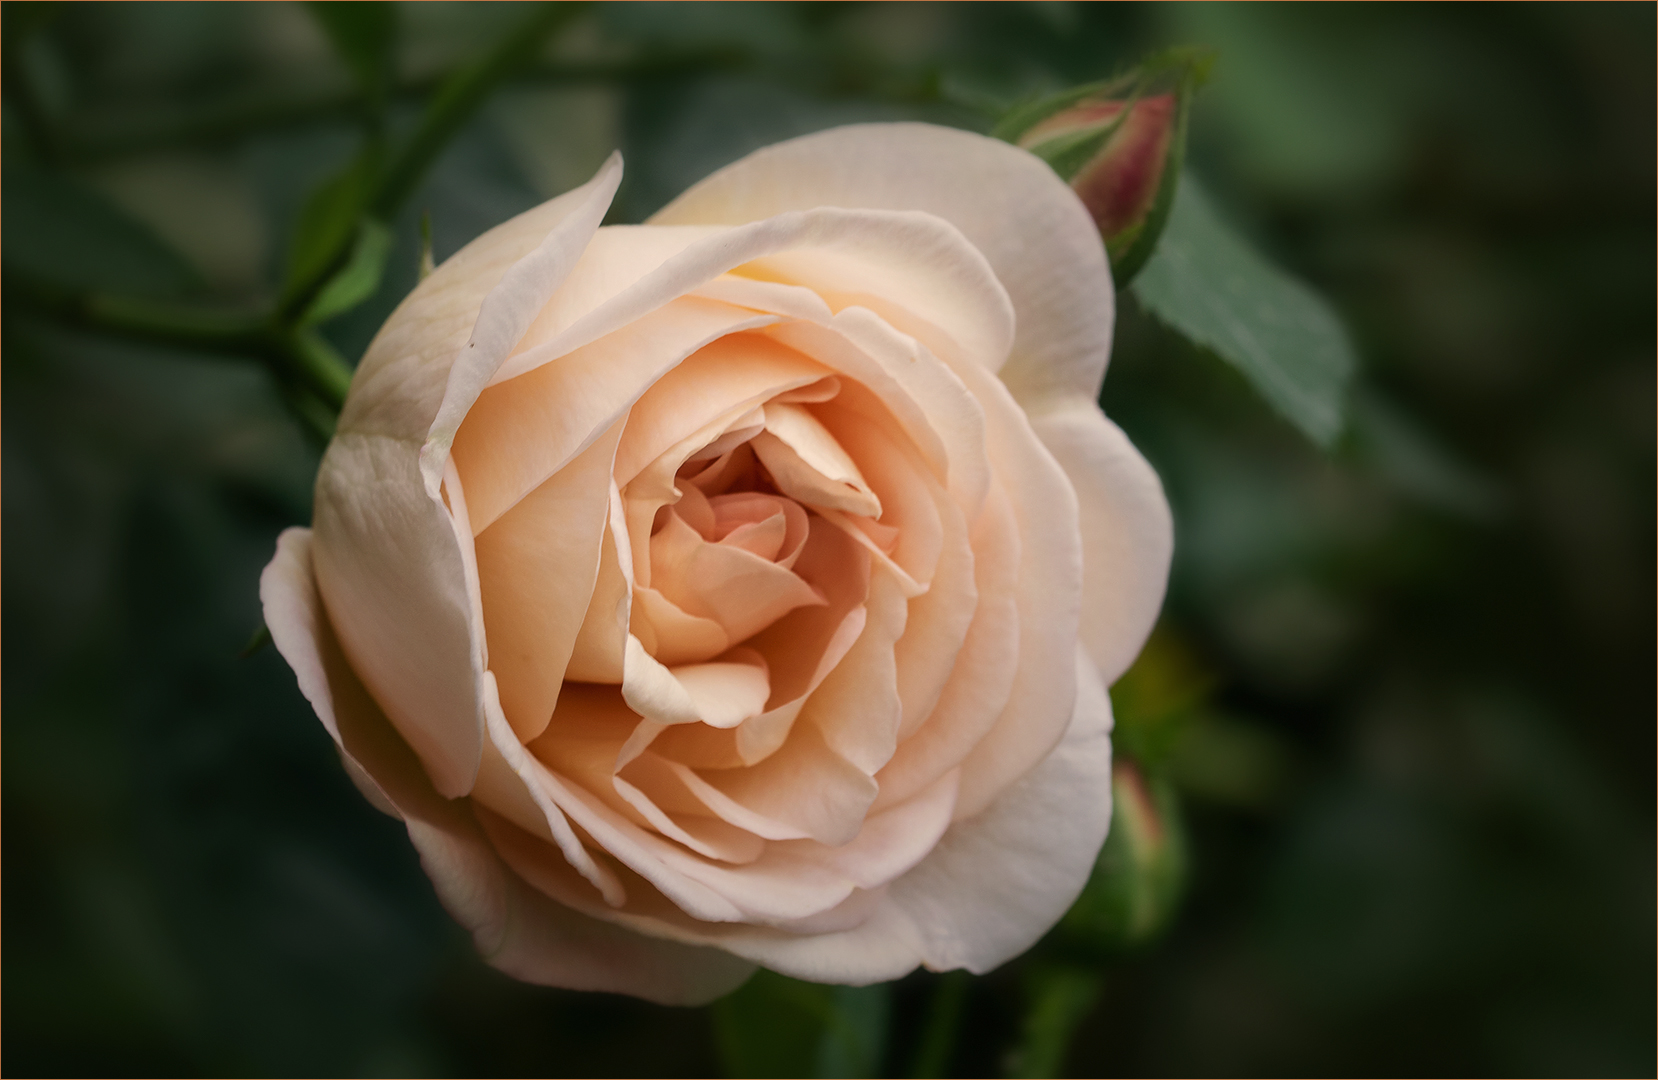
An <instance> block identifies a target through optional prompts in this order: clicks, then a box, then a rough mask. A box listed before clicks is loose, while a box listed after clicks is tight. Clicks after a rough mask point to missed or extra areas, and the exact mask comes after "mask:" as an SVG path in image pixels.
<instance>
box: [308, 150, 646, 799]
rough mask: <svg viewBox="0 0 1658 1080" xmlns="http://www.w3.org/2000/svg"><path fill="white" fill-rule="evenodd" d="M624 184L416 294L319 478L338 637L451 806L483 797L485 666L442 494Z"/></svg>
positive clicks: (385, 331) (327, 577) (386, 337)
mask: <svg viewBox="0 0 1658 1080" xmlns="http://www.w3.org/2000/svg"><path fill="white" fill-rule="evenodd" d="M620 175H621V163H620V161H619V160H617V159H612V161H610V162H609V163H607V164H606V166H605V167H604V168H603V169H601V170H600V171H599V175H598V176H596V177H595V178H594V179H593V180H592V181H590V182H589V183H588V184H586V185H584V186H583V187H581V188H577V189H576V190H575V191H572V192H570V193H569V194H568V195H563V196H560V197H559V198H557V199H554V200H552V201H551V202H548V203H546V204H544V205H542V206H540V207H537V208H536V209H535V210H532V211H530V212H529V213H527V214H522V215H520V216H519V217H517V218H514V219H513V220H512V221H509V222H507V223H506V224H505V225H502V226H500V227H498V228H496V229H492V230H490V231H489V232H487V233H485V234H484V235H483V236H480V237H479V238H478V239H476V240H474V241H472V243H470V244H468V245H467V246H466V247H465V248H463V249H461V251H460V252H458V253H457V254H456V255H455V256H454V258H452V259H449V260H447V261H445V262H444V264H443V266H441V267H439V268H438V269H437V270H436V271H434V272H433V273H432V275H431V276H430V277H428V278H427V279H426V280H425V281H423V282H422V283H421V284H420V285H419V286H418V287H416V289H415V291H414V292H412V293H410V294H409V296H408V298H407V299H405V300H404V301H403V303H402V304H400V305H398V309H397V311H396V312H395V313H393V315H392V317H391V318H390V319H389V320H387V322H386V325H385V326H384V327H383V328H381V330H380V333H379V334H377V335H376V336H375V339H374V341H373V342H372V343H371V344H370V345H369V348H368V353H367V354H366V355H365V356H364V358H363V362H362V364H361V366H360V367H359V368H358V369H357V373H356V375H354V376H353V378H352V385H351V393H350V395H349V396H348V398H347V400H346V404H345V408H344V410H343V411H342V412H341V414H340V425H339V429H338V431H337V433H336V435H335V438H334V441H333V442H332V443H331V444H330V445H329V447H328V452H327V454H326V455H325V456H324V458H323V463H322V467H321V469H320V470H319V472H318V474H317V491H316V510H315V513H316V521H315V525H316V535H317V551H316V573H317V578H318V582H319V585H320V588H321V591H322V594H323V597H324V599H325V601H326V603H327V605H328V610H329V614H330V617H331V619H332V621H333V626H334V629H335V632H336V633H337V634H338V635H339V640H340V643H341V645H342V646H343V648H344V649H345V651H346V654H347V655H348V656H350V657H351V662H352V666H353V668H354V669H355V670H356V672H357V674H358V675H359V676H360V677H361V678H362V680H363V682H364V684H365V685H367V686H368V687H369V688H370V690H371V691H372V692H373V694H374V698H375V700H376V701H378V702H379V703H380V704H381V706H382V707H383V708H384V709H385V710H386V714H387V716H388V717H389V718H390V719H391V721H392V723H393V725H395V726H396V728H397V730H398V731H399V732H400V733H401V734H402V735H403V737H404V738H405V739H407V740H408V742H409V745H411V746H412V747H414V750H415V752H416V753H417V754H418V755H419V756H420V759H421V762H422V763H423V764H424V765H425V766H426V770H427V772H428V774H429V775H430V776H431V777H432V781H433V783H434V784H436V786H437V788H438V790H439V791H440V792H441V793H442V794H444V795H446V796H449V797H455V796H458V795H464V794H466V793H467V792H468V791H470V790H471V789H472V785H473V783H474V782H475V781H476V778H477V774H478V767H479V763H480V762H481V760H482V755H483V743H484V699H483V673H484V667H485V662H486V657H485V653H484V628H483V625H482V622H481V620H480V619H479V618H478V604H477V596H478V591H477V581H476V567H475V566H474V565H472V558H471V551H470V549H471V544H470V543H469V542H468V541H469V540H470V536H469V535H468V536H462V535H460V534H459V533H457V531H456V523H455V520H454V517H453V515H452V514H451V512H450V510H449V508H447V507H446V506H445V505H444V504H443V499H442V495H441V493H440V492H439V484H440V483H441V480H442V476H443V471H444V466H445V465H446V464H447V460H448V445H449V442H448V440H449V439H450V438H452V437H453V434H454V425H456V424H458V423H459V422H460V416H459V415H453V414H455V413H456V411H457V410H458V411H459V413H460V414H462V415H464V413H465V410H466V408H467V407H469V406H470V405H471V404H472V399H474V398H476V396H477V393H478V391H479V390H481V389H482V388H483V384H484V382H486V381H487V380H488V378H489V376H490V375H491V374H493V373H494V370H495V368H496V367H498V366H499V365H500V363H501V361H502V360H504V359H505V358H506V355H507V351H508V350H509V349H510V348H511V346H512V344H513V343H514V342H515V341H516V340H517V339H516V337H515V336H514V334H515V333H516V334H517V335H522V333H523V331H524V329H525V328H526V327H527V326H528V325H529V322H530V320H531V319H532V318H533V317H534V315H535V311H536V310H537V309H539V307H540V306H541V305H542V304H545V303H546V300H547V297H548V296H550V295H551V294H552V293H553V291H554V290H555V289H556V288H557V287H558V284H559V282H560V281H561V280H563V277H564V275H565V274H566V273H567V272H568V271H569V268H570V266H571V265H573V264H574V261H575V257H576V256H577V255H579V254H580V252H581V250H582V248H583V247H585V246H586V244H587V242H588V240H589V239H591V237H592V235H593V232H594V230H596V229H597V228H598V224H599V219H600V218H601V217H602V216H603V214H604V210H605V208H606V207H607V206H609V204H610V197H611V195H612V194H613V193H614V191H615V188H616V183H617V182H618V180H619V179H620ZM538 298H539V299H538ZM468 394H470V395H471V397H468V396H467V395H468ZM440 404H441V408H440ZM440 414H442V415H441V416H440ZM445 416H447V417H449V419H448V420H445V419H443V417H445ZM434 421H436V423H435V424H434ZM445 424H448V426H447V427H445ZM463 531H465V532H467V533H470V530H469V529H468V530H463Z"/></svg>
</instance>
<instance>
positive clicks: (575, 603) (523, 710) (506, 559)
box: [467, 424, 621, 742]
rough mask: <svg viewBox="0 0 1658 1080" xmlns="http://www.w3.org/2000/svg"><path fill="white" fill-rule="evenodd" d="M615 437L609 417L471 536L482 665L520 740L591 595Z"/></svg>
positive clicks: (559, 668) (555, 687)
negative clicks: (588, 442) (577, 450)
mask: <svg viewBox="0 0 1658 1080" xmlns="http://www.w3.org/2000/svg"><path fill="white" fill-rule="evenodd" d="M620 436H621V425H620V424H615V425H612V427H611V429H610V431H609V432H607V433H606V435H605V436H604V437H603V438H601V439H600V440H599V441H598V442H596V443H594V444H593V445H592V446H590V447H588V448H587V449H586V450H585V451H583V452H582V453H581V454H580V455H578V456H577V457H576V459H575V460H574V461H573V462H571V463H570V465H569V467H567V468H564V469H561V470H560V471H559V472H557V473H555V474H554V475H553V476H551V477H549V478H548V479H547V480H546V481H545V482H544V483H542V485H541V486H540V487H538V488H536V489H535V490H534V491H532V492H531V493H530V494H529V495H528V496H526V497H525V498H524V499H523V500H521V501H520V502H519V503H518V504H517V505H515V506H514V507H513V508H512V509H511V510H509V511H507V512H506V513H505V514H504V515H502V516H501V517H500V518H497V519H496V521H495V523H494V524H493V525H491V526H490V527H489V528H487V529H485V530H483V531H482V532H481V533H479V534H478V536H477V538H476V541H475V544H476V547H477V553H478V576H479V583H480V585H481V587H482V592H483V619H484V627H485V630H486V632H487V633H488V635H489V647H490V648H489V664H490V670H492V671H494V672H495V677H496V680H497V682H498V683H499V686H500V692H501V707H502V708H503V709H504V710H505V711H506V715H507V719H508V720H509V721H510V722H511V724H512V729H513V730H514V731H515V732H517V733H518V737H519V739H520V741H523V742H529V741H530V740H531V739H534V738H535V737H536V736H537V735H539V734H541V731H542V729H544V728H545V727H546V726H547V721H548V720H549V719H551V718H552V715H553V706H554V705H555V704H556V703H557V701H558V694H559V687H560V686H562V685H563V682H564V674H565V669H566V667H567V666H568V664H569V662H570V655H571V653H572V652H573V651H574V649H575V645H576V635H577V634H578V633H579V632H580V631H581V625H582V621H583V619H584V618H585V616H586V614H587V607H588V602H589V601H590V600H591V599H592V596H593V587H594V584H595V582H596V581H597V579H598V573H599V559H600V544H601V543H602V542H603V539H604V527H605V519H606V517H607V514H606V510H607V507H608V506H609V494H610V467H611V463H612V462H613V461H614V459H615V456H616V441H617V439H618V438H619V437H620ZM467 493H468V495H469V496H470V494H471V491H470V489H468V492H467Z"/></svg>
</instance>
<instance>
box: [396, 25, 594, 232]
mask: <svg viewBox="0 0 1658 1080" xmlns="http://www.w3.org/2000/svg"><path fill="white" fill-rule="evenodd" d="M586 6H587V5H586V4H585V3H575V2H566V3H559V4H546V5H544V6H542V7H540V8H538V9H537V10H536V12H535V13H534V14H533V15H532V16H531V17H530V18H529V19H527V20H526V21H525V22H524V23H523V25H521V26H518V27H514V28H513V29H512V30H510V31H508V32H507V34H506V35H505V36H503V37H502V38H501V40H500V42H499V43H497V44H496V46H495V48H493V49H491V50H490V51H489V53H488V54H487V55H485V56H482V57H480V58H479V59H477V60H476V61H474V62H473V63H471V64H468V65H466V66H465V67H462V68H461V69H460V70H458V71H456V72H454V73H453V74H452V75H450V76H449V77H448V78H446V79H445V80H444V81H443V83H442V85H440V86H439V87H438V89H437V93H436V94H435V95H434V96H433V99H432V103H431V104H430V105H428V106H427V108H426V114H425V116H423V117H422V118H421V121H420V126H419V127H418V128H417V129H415V133H414V135H413V136H412V137H411V138H410V139H409V141H408V142H407V143H406V144H405V145H404V147H403V149H402V150H401V151H400V152H399V153H398V155H397V157H396V158H395V159H393V161H392V162H391V164H390V165H389V167H388V168H387V169H386V171H385V173H384V174H383V176H382V179H381V181H380V184H379V187H378V190H377V191H376V192H375V195H374V198H373V199H372V200H371V202H370V203H369V213H370V214H373V215H375V216H377V217H379V218H381V219H383V220H390V219H391V218H393V217H395V216H396V213H397V210H398V208H399V207H401V206H402V205H403V201H404V200H405V199H407V198H408V197H409V196H410V195H411V194H413V192H414V189H415V188H416V187H417V186H418V185H419V183H420V181H421V178H422V177H424V176H425V175H426V170H427V169H428V168H430V167H431V165H432V162H434V161H436V160H437V157H438V155H439V154H440V153H442V152H443V148H444V147H445V146H446V145H448V143H449V140H450V138H452V137H453V136H454V134H455V132H456V131H458V130H459V129H460V127H461V126H462V125H463V124H465V123H466V122H467V121H468V120H470V119H471V118H472V114H473V113H475V112H477V111H478V109H479V107H480V106H482V105H483V103H484V101H485V100H486V99H487V98H488V97H489V95H490V94H491V93H492V92H493V91H494V90H495V88H496V87H497V86H498V85H499V84H500V83H501V81H502V80H503V79H505V78H507V77H508V76H510V75H513V74H515V73H516V72H518V71H519V70H520V69H522V68H523V67H524V66H525V65H527V64H528V63H529V62H530V61H531V60H532V59H534V58H535V55H536V53H538V52H539V51H540V50H541V48H542V46H543V45H544V44H545V43H546V41H547V39H548V38H549V37H550V36H552V34H553V33H554V32H555V31H557V30H559V29H560V28H562V27H563V26H565V25H566V24H568V23H569V22H570V20H571V19H573V18H574V17H575V16H576V15H578V14H579V13H580V12H581V11H582V9H583V8H585V7H586Z"/></svg>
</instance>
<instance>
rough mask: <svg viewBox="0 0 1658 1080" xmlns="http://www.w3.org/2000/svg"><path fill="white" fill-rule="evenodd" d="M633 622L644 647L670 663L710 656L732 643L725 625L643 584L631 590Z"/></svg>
mask: <svg viewBox="0 0 1658 1080" xmlns="http://www.w3.org/2000/svg"><path fill="white" fill-rule="evenodd" d="M632 626H633V629H634V633H635V634H637V635H638V636H639V640H640V641H642V642H643V643H644V644H645V648H646V651H648V652H649V653H650V654H651V655H652V656H654V657H656V658H657V659H658V660H660V661H661V662H662V663H664V664H667V665H668V666H669V667H673V666H674V665H676V664H695V663H700V662H702V661H704V660H712V659H714V657H716V656H718V655H720V653H723V652H725V650H727V649H729V648H731V645H732V642H731V636H730V635H729V634H727V633H726V632H725V627H723V626H721V625H720V624H719V623H717V622H715V621H714V620H713V619H704V618H702V617H701V616H698V615H692V614H690V613H688V612H686V611H685V610H684V609H682V608H681V607H680V606H679V605H678V604H675V603H674V602H673V601H672V600H669V599H668V598H667V597H666V596H663V595H662V594H661V593H659V592H657V591H656V590H655V589H651V588H646V587H644V586H635V587H634V590H633V616H632Z"/></svg>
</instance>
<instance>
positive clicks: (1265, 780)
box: [1169, 712, 1295, 810]
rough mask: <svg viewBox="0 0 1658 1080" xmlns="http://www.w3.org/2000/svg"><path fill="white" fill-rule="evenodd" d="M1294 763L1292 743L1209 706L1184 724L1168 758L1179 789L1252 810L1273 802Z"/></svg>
mask: <svg viewBox="0 0 1658 1080" xmlns="http://www.w3.org/2000/svg"><path fill="white" fill-rule="evenodd" d="M1294 768H1295V760H1294V755H1293V751H1292V749H1291V747H1290V746H1289V745H1288V744H1287V743H1286V742H1285V740H1284V739H1283V737H1282V736H1280V735H1278V734H1277V733H1276V732H1274V731H1273V730H1272V729H1270V728H1268V727H1266V726H1265V725H1262V724H1256V723H1251V722H1250V721H1247V720H1242V719H1238V718H1235V717H1228V716H1220V715H1216V714H1214V713H1208V712H1205V713H1202V714H1200V715H1198V716H1196V717H1194V718H1193V719H1192V720H1191V721H1190V722H1189V723H1187V724H1186V725H1185V726H1184V728H1183V729H1182V731H1181V733H1180V741H1179V743H1178V745H1177V746H1176V747H1175V750H1174V753H1173V754H1172V755H1171V756H1170V758H1169V777H1170V779H1172V780H1173V781H1174V782H1175V784H1177V785H1178V786H1179V788H1180V790H1181V791H1183V792H1185V793H1188V794H1190V795H1193V796H1196V797H1198V798H1200V799H1205V800H1208V801H1209V802H1213V803H1218V804H1220V805H1224V806H1232V807H1239V808H1243V809H1251V810H1262V809H1266V808H1268V807H1271V806H1272V805H1273V804H1275V803H1276V802H1278V800H1279V799H1281V798H1282V796H1283V794H1284V791H1285V789H1286V788H1287V787H1288V785H1289V782H1290V779H1291V774H1292V773H1293V771H1294Z"/></svg>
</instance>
